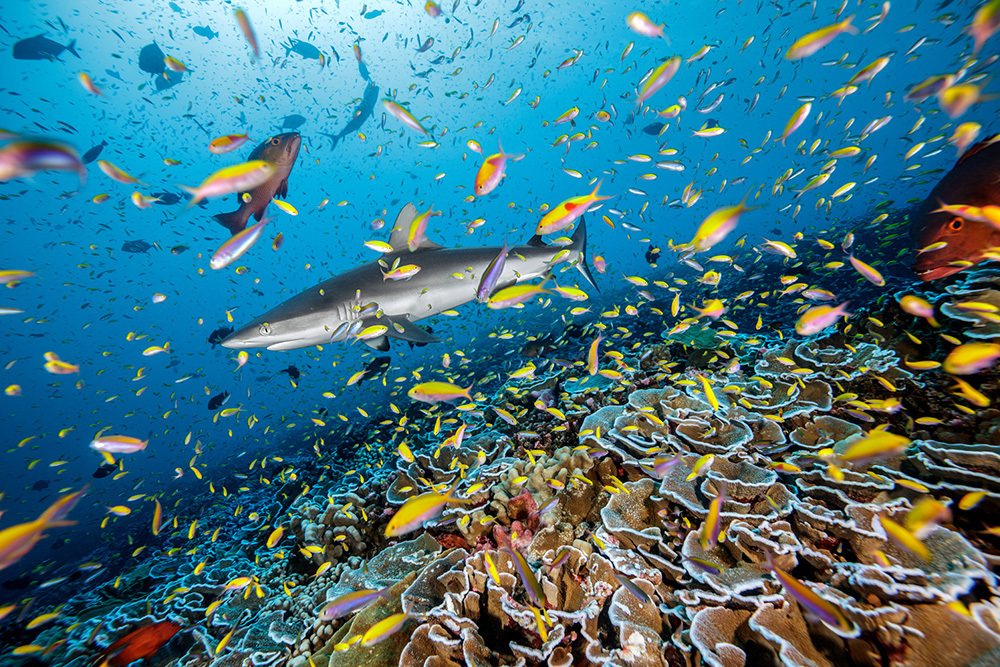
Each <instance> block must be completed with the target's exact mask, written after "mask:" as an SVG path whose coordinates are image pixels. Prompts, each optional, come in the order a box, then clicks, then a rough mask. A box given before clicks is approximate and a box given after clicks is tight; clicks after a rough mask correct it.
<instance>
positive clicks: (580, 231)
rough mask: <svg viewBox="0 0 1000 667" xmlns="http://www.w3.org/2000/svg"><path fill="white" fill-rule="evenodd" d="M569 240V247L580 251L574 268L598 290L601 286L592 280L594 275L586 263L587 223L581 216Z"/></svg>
mask: <svg viewBox="0 0 1000 667" xmlns="http://www.w3.org/2000/svg"><path fill="white" fill-rule="evenodd" d="M571 240H572V241H573V243H572V244H570V246H569V247H570V249H571V250H576V251H578V252H579V253H580V254H579V256H577V259H576V268H577V269H579V271H580V273H582V274H583V277H584V278H586V279H587V282H588V283H590V286H591V287H593V288H594V289H595V290H597V291H598V292H600V291H601V288H599V287H598V286H597V282H595V281H594V276H593V274H592V273H591V272H590V266H588V265H587V223H586V222H585V221H584V219H583V216H580V224H578V225H577V227H576V231H575V232H573V236H572V238H571Z"/></svg>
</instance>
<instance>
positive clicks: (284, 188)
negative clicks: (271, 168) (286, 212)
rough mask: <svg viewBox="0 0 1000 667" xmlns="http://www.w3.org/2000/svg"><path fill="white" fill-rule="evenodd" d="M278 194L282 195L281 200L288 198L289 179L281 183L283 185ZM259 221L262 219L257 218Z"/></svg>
mask: <svg viewBox="0 0 1000 667" xmlns="http://www.w3.org/2000/svg"><path fill="white" fill-rule="evenodd" d="M278 192H280V193H281V198H282V199H284V198H285V197H287V196H288V179H287V178H286V179H285V180H283V181H282V182H281V185H279V186H278ZM257 219H258V220H260V218H257Z"/></svg>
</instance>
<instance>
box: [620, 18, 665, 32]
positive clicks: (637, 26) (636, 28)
mask: <svg viewBox="0 0 1000 667" xmlns="http://www.w3.org/2000/svg"><path fill="white" fill-rule="evenodd" d="M626 22H627V23H628V27H629V28H631V29H632V32H635V33H637V34H639V35H643V36H645V37H664V36H665V35H664V34H663V27H664V24H662V23H661V24H660V25H656V24H655V23H653V21H652V20H651V19H650V18H649V17H648V16H646V15H645V14H643V13H642V12H632V13H631V14H629V15H628V18H627V19H626Z"/></svg>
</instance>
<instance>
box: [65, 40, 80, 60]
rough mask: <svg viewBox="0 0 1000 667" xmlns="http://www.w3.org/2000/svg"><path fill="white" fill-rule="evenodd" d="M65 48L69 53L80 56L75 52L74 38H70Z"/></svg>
mask: <svg viewBox="0 0 1000 667" xmlns="http://www.w3.org/2000/svg"><path fill="white" fill-rule="evenodd" d="M66 50H67V51H69V52H70V53H72V54H73V55H74V56H76V57H77V58H79V57H80V54H79V53H77V52H76V40H75V39H71V40H70V42H69V44H67V45H66Z"/></svg>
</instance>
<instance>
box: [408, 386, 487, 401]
mask: <svg viewBox="0 0 1000 667" xmlns="http://www.w3.org/2000/svg"><path fill="white" fill-rule="evenodd" d="M471 389H472V385H469V386H468V387H465V388H464V389H463V388H462V387H459V386H458V385H455V384H452V383H450V382H424V383H421V384H418V385H416V386H415V387H413V388H412V389H410V391H409V392H408V393H407V396H409V397H410V398H412V399H413V400H415V401H422V402H424V403H440V402H442V401H451V400H454V399H456V398H460V397H463V396H464V397H465V398H467V399H469V400H472V397H471V396H470V395H469V391H470V390H471Z"/></svg>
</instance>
